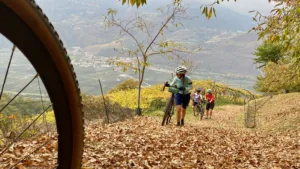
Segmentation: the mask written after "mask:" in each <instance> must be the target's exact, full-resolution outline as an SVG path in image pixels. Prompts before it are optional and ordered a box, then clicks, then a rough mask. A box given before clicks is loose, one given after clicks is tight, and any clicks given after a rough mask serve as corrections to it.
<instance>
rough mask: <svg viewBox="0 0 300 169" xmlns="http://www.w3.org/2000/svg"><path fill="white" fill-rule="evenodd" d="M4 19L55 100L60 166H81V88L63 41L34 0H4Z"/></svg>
mask: <svg viewBox="0 0 300 169" xmlns="http://www.w3.org/2000/svg"><path fill="white" fill-rule="evenodd" d="M0 23H1V25H0V33H1V34H3V35H4V36H5V37H6V38H7V39H9V40H10V41H11V42H12V43H14V44H15V45H16V46H17V47H18V48H19V49H20V50H21V51H22V53H23V54H24V55H25V56H26V57H27V59H28V60H29V61H30V63H31V64H32V66H33V67H34V68H35V70H36V71H37V72H38V74H39V75H40V78H41V79H42V81H43V83H44V85H45V88H46V90H47V92H48V95H49V97H50V100H51V102H52V104H53V110H54V113H55V118H56V126H57V132H58V167H57V168H59V169H68V168H70V169H78V168H81V158H82V151H83V138H84V135H83V134H84V128H83V112H82V104H81V97H80V90H79V87H78V82H77V80H76V75H75V73H74V70H73V66H72V65H71V63H70V58H69V57H68V56H67V52H66V49H65V48H64V47H63V44H62V41H61V40H60V39H59V37H58V34H57V33H56V31H55V30H54V27H53V26H52V24H51V23H50V22H49V20H48V18H47V17H46V16H45V15H44V14H43V12H42V10H41V8H39V7H38V6H37V5H36V4H35V2H34V1H33V0H0Z"/></svg>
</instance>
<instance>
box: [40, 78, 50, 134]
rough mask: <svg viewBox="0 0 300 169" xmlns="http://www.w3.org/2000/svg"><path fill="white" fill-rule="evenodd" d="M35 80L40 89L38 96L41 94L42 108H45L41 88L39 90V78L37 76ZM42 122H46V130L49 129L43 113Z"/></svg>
mask: <svg viewBox="0 0 300 169" xmlns="http://www.w3.org/2000/svg"><path fill="white" fill-rule="evenodd" d="M37 81H38V86H39V91H40V96H41V102H42V106H43V110H45V106H44V100H43V95H42V90H41V85H40V78H39V77H38V78H37ZM43 122H44V123H45V124H46V129H47V131H49V128H48V124H47V120H46V116H45V114H44V115H43Z"/></svg>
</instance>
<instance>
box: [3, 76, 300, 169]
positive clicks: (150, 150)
mask: <svg viewBox="0 0 300 169" xmlns="http://www.w3.org/2000/svg"><path fill="white" fill-rule="evenodd" d="M195 84H196V86H204V87H209V86H211V85H212V82H211V81H196V82H195ZM126 85H127V87H128V83H127V84H126ZM126 85H121V86H119V87H118V88H116V89H114V90H112V91H111V92H109V94H108V95H107V96H106V97H107V98H109V99H111V100H110V101H109V110H111V109H115V108H118V109H120V110H121V111H120V110H118V112H114V114H112V115H113V117H112V118H115V117H118V114H119V115H120V116H124V114H128V116H127V117H125V118H124V117H122V118H123V119H117V120H115V121H119V120H124V119H127V120H124V121H122V122H116V123H112V124H104V123H103V118H104V117H105V114H104V113H103V112H102V113H101V112H100V111H103V107H101V105H102V102H101V97H95V96H84V97H83V98H84V107H87V106H89V109H91V110H92V111H93V112H94V113H96V114H98V116H93V117H90V119H89V120H86V124H85V128H86V130H85V148H84V154H83V161H82V162H83V169H96V168H139V167H142V168H162V169H165V168H235V167H236V168H262V169H268V168H299V167H300V159H299V156H300V152H299V148H300V137H299V133H300V128H299V124H300V122H299V119H300V113H299V110H300V109H299V108H300V93H290V94H283V95H276V96H273V97H272V98H270V97H269V96H267V97H263V98H259V99H257V102H256V103H257V108H258V116H257V124H258V125H257V127H256V128H254V129H248V128H245V127H244V113H245V109H244V106H242V105H239V104H240V102H239V101H238V102H234V101H233V100H232V97H228V95H227V96H226V95H225V96H222V97H218V99H217V101H216V104H217V105H216V107H215V110H214V113H213V117H212V119H204V120H202V121H199V120H198V118H196V117H194V116H193V115H192V114H191V110H190V109H188V112H187V117H186V121H185V122H186V123H185V126H183V127H177V126H175V122H174V120H172V121H171V124H170V125H168V126H161V119H162V111H161V110H162V109H161V108H158V107H152V106H155V105H157V104H154V105H153V100H159V99H158V98H161V101H162V102H159V101H155V103H160V104H161V105H162V106H163V105H164V104H162V103H163V100H164V99H165V98H166V97H168V96H169V93H164V92H161V91H160V90H159V89H160V86H154V87H149V88H147V89H144V91H145V93H143V94H144V97H143V101H144V102H143V106H144V107H143V108H144V110H148V113H147V115H145V116H142V117H132V116H131V115H132V114H131V113H132V110H131V109H128V108H125V109H124V108H122V107H121V106H122V104H124V103H123V102H118V104H115V103H114V102H117V101H119V100H118V99H116V98H119V96H120V98H123V100H125V101H128V103H129V105H127V106H128V107H134V106H135V105H134V104H135V100H134V96H136V93H135V90H134V89H126V88H124V87H126ZM217 86H220V89H217V88H215V91H217V92H224V91H221V89H222V90H225V91H227V90H226V86H225V85H223V84H217ZM131 87H132V86H131ZM120 89H122V90H120ZM230 90H238V91H239V92H242V91H241V90H240V89H234V88H231V89H230ZM151 91H152V92H151ZM227 92H228V91H227ZM159 93H160V95H159ZM112 96H118V97H114V98H113V97H112ZM121 96H123V97H121ZM124 96H126V97H124ZM114 99H115V100H114ZM130 101H131V102H130ZM224 101H226V102H224ZM230 102H231V104H230ZM224 103H225V105H223V104H224ZM233 104H235V105H233ZM251 104H253V102H252V103H251ZM282 105H284V106H282ZM147 106H148V107H147ZM85 112H86V115H91V114H90V112H89V111H85ZM99 118H100V119H99ZM91 119H93V120H91ZM173 119H174V117H173ZM112 121H113V120H112ZM113 122H114V121H113ZM46 140H49V135H48V134H45V135H44V134H42V135H38V137H31V138H28V139H24V140H21V141H19V142H18V143H15V144H14V146H13V147H12V148H10V151H9V152H7V153H5V154H4V156H3V157H4V158H1V159H0V167H4V166H5V167H8V166H9V164H12V163H13V162H16V161H18V160H19V159H20V158H22V154H21V153H20V152H31V151H32V150H33V147H37V146H39V145H41V144H44V143H45V141H46ZM46 143H47V144H46V145H45V146H44V147H43V148H41V149H40V150H39V151H36V153H35V154H33V155H31V156H30V157H29V158H27V159H24V160H23V161H22V162H21V163H20V164H19V165H18V168H24V167H29V166H31V167H32V166H35V167H45V168H48V167H50V166H53V165H54V164H55V160H56V158H51V157H52V156H55V154H56V151H57V149H56V144H57V141H56V138H55V137H54V138H52V139H51V140H50V141H49V142H46ZM28 145H30V146H28ZM0 149H1V148H0Z"/></svg>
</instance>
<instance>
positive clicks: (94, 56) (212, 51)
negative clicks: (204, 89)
mask: <svg viewBox="0 0 300 169" xmlns="http://www.w3.org/2000/svg"><path fill="white" fill-rule="evenodd" d="M37 2H38V3H39V4H40V6H41V7H42V9H43V10H44V12H45V13H46V14H47V15H48V17H49V19H50V20H51V21H52V23H53V24H54V27H55V28H56V30H57V31H58V33H59V35H60V37H61V39H62V40H63V42H64V43H65V46H66V47H67V49H68V52H69V55H70V57H71V59H72V63H73V64H74V66H75V71H76V74H77V76H78V79H79V83H80V87H81V89H82V91H83V92H84V93H87V94H93V95H97V94H99V93H100V89H99V84H98V81H97V79H101V81H102V82H103V86H104V90H105V91H108V90H110V89H111V88H113V87H114V86H115V85H116V84H118V83H120V82H122V81H124V80H126V79H128V78H136V77H137V76H136V75H135V74H133V73H132V72H130V71H129V72H122V71H120V70H117V69H116V70H114V67H112V66H110V65H108V63H107V62H106V60H107V59H108V58H109V57H111V56H115V53H114V51H113V46H114V41H115V38H116V36H117V33H118V31H117V30H116V29H104V25H103V15H104V14H105V13H106V11H107V10H106V9H107V8H117V9H118V13H119V14H120V15H121V14H124V13H126V14H125V15H122V16H124V17H125V18H126V17H130V16H132V15H133V14H134V13H135V12H136V11H135V10H131V9H130V8H127V7H123V6H120V4H119V3H116V2H103V1H101V0H85V1H79V0H66V1H59V0H37ZM155 9H156V6H153V7H152V6H151V5H150V6H149V7H148V8H142V9H141V12H143V15H145V16H147V18H149V19H150V18H152V19H153V18H154V20H158V18H159V17H160V16H159V14H157V13H158V12H157V11H156V10H155ZM217 11H218V13H217V14H218V15H217V18H214V19H212V20H210V21H207V20H206V19H205V18H203V17H201V16H200V10H199V8H191V9H189V11H188V12H189V15H191V16H195V17H194V19H193V20H188V21H183V24H184V26H183V27H180V28H178V29H173V31H172V32H169V33H167V35H166V37H167V38H168V39H170V40H174V41H180V42H182V43H184V44H188V45H190V46H192V45H200V46H201V51H200V52H199V54H197V55H195V56H193V58H194V59H195V60H196V61H200V65H199V67H198V69H197V70H196V71H195V72H193V73H192V74H191V76H192V77H193V78H194V79H212V80H215V81H218V82H223V83H226V84H229V85H231V86H234V87H243V88H247V89H250V90H253V84H254V82H255V77H256V76H257V75H259V74H260V72H259V71H258V70H257V69H256V67H255V65H254V64H253V61H252V58H253V54H252V52H253V51H254V49H255V47H256V46H257V45H258V44H259V42H257V37H256V34H255V33H253V32H252V33H249V34H248V33H247V31H248V30H249V29H250V28H251V27H252V26H253V25H252V24H253V23H252V20H251V17H249V16H245V15H241V14H238V13H236V12H233V11H230V10H229V9H226V8H221V7H218V8H217ZM0 43H1V46H0V49H1V54H0V57H1V58H0V59H1V61H2V62H3V63H5V59H4V58H5V57H7V55H9V48H10V44H9V43H8V42H5V40H3V38H0ZM130 43H131V41H130V39H129V38H127V39H125V45H127V46H129V45H130ZM20 55H21V54H20ZM123 59H127V60H131V59H132V58H123ZM13 62H15V67H13V69H12V70H15V71H14V73H13V74H11V76H13V79H19V80H18V81H16V82H15V83H14V82H13V81H14V80H12V82H11V83H10V85H9V86H8V87H7V88H6V90H9V91H17V90H18V89H19V88H20V85H19V84H20V83H21V82H22V83H25V82H26V80H27V81H28V80H29V79H30V77H31V76H30V75H34V69H29V68H28V65H27V64H28V63H27V61H26V60H24V59H20V58H16V59H15V60H13ZM25 62H26V63H27V64H25ZM151 62H152V63H153V64H152V65H151V67H149V68H148V69H147V71H146V79H145V83H144V86H149V85H153V84H162V83H163V82H164V81H166V80H170V77H171V73H172V71H171V70H173V69H174V68H175V67H176V66H177V63H176V62H175V61H170V60H168V59H167V58H163V57H161V56H155V57H152V58H151ZM1 65H2V63H1ZM22 69H26V70H28V71H26V75H24V71H23V72H22V71H20V73H18V72H19V71H17V70H22ZM4 70H5V66H1V70H0V73H1V74H0V79H2V78H3V75H4ZM20 77H23V78H22V79H20ZM32 88H33V89H29V90H28V93H35V92H37V91H35V89H34V88H35V87H32Z"/></svg>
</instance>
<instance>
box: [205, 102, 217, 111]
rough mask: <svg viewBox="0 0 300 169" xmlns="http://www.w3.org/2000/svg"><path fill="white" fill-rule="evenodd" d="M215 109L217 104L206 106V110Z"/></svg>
mask: <svg viewBox="0 0 300 169" xmlns="http://www.w3.org/2000/svg"><path fill="white" fill-rule="evenodd" d="M214 107H215V103H207V104H206V110H209V109H212V110H213V109H214Z"/></svg>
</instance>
